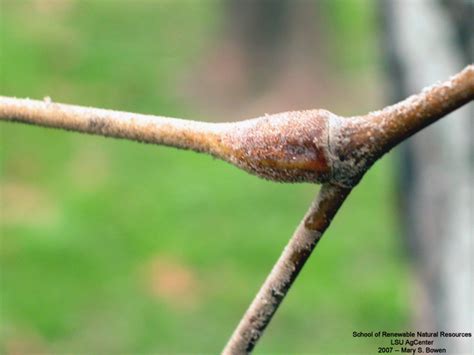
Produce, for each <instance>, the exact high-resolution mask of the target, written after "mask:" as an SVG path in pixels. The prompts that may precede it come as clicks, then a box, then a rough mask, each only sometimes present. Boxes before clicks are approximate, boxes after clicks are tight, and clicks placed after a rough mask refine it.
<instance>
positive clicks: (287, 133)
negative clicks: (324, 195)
mask: <svg viewBox="0 0 474 355" xmlns="http://www.w3.org/2000/svg"><path fill="white" fill-rule="evenodd" d="M332 116H334V115H333V114H332V113H330V112H328V111H325V110H309V111H295V112H284V113H279V114H275V115H266V116H264V117H259V118H255V119H251V120H247V121H241V122H237V123H229V124H223V126H221V128H224V129H222V131H221V134H219V138H218V140H219V144H218V145H219V152H218V154H217V155H218V156H219V157H220V158H221V159H224V160H226V161H228V162H230V163H232V164H234V165H236V166H238V167H240V168H242V169H244V170H245V171H247V172H249V173H251V174H254V175H257V176H260V177H262V178H265V179H268V180H272V181H277V182H317V183H323V182H327V181H329V180H330V179H331V176H332V170H331V163H330V154H329V120H330V118H331V117H332Z"/></svg>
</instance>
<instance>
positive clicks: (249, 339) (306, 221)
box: [223, 184, 351, 355]
mask: <svg viewBox="0 0 474 355" xmlns="http://www.w3.org/2000/svg"><path fill="white" fill-rule="evenodd" d="M350 191H351V189H350V188H344V187H340V186H336V185H332V184H324V185H323V186H322V187H321V190H320V191H319V194H318V196H317V198H316V199H315V200H314V201H313V203H312V204H311V206H310V208H309V210H308V212H306V215H305V216H304V218H303V220H302V221H301V223H300V224H299V226H298V227H297V228H296V231H295V232H294V233H293V236H292V237H291V239H290V241H289V243H288V244H287V246H286V247H285V249H284V250H283V253H282V255H281V256H280V258H279V259H278V261H277V263H276V264H275V266H274V267H273V269H272V271H271V272H270V274H269V275H268V277H267V279H266V280H265V282H264V283H263V285H262V287H261V288H260V291H259V292H258V293H257V296H255V298H254V300H253V302H252V304H251V305H250V307H249V308H248V309H247V312H246V313H245V315H244V316H243V318H242V320H241V321H240V323H239V325H238V326H237V329H236V330H235V331H234V334H233V335H232V337H231V338H230V340H229V342H228V343H227V345H226V347H225V349H224V351H223V354H226V355H231V354H247V353H249V352H250V351H252V349H253V347H254V346H255V344H256V343H257V341H258V339H259V338H260V336H261V335H262V332H263V331H264V329H265V328H266V326H267V325H268V323H269V322H270V320H271V319H272V317H273V315H274V314H275V312H276V310H277V309H278V306H279V305H280V304H281V302H282V301H283V298H284V297H285V296H286V294H287V293H288V290H289V289H290V287H291V285H292V284H293V281H295V279H296V277H297V276H298V274H299V272H300V271H301V269H302V268H303V266H304V264H305V262H306V260H308V258H309V256H310V254H311V252H312V251H313V249H314V248H315V247H316V244H317V243H318V242H319V240H320V239H321V237H322V235H323V233H324V231H325V230H326V229H327V227H328V226H329V224H330V223H331V220H332V218H333V217H334V215H335V214H336V212H337V211H338V209H339V207H340V206H341V205H342V203H343V202H344V200H345V199H346V197H347V196H348V195H349V193H350Z"/></svg>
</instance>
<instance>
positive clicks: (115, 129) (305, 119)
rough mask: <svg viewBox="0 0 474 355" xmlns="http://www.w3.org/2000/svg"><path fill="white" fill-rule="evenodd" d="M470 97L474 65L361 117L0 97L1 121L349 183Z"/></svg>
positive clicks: (283, 178)
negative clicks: (206, 112) (237, 113)
mask: <svg viewBox="0 0 474 355" xmlns="http://www.w3.org/2000/svg"><path fill="white" fill-rule="evenodd" d="M473 99H474V66H472V65H470V66H467V67H466V68H465V69H464V70H463V71H461V72H460V73H458V74H456V75H455V76H453V77H452V78H450V79H449V80H447V81H446V82H444V83H441V84H437V85H433V86H431V87H429V88H426V89H425V90H423V91H422V92H421V93H420V94H418V95H414V96H411V97H409V98H408V99H406V100H404V101H402V102H400V103H398V104H396V105H393V106H389V107H387V108H385V109H383V110H380V111H376V112H371V113H369V114H367V115H365V116H358V117H349V118H344V117H339V116H336V115H334V114H332V113H330V112H328V111H325V110H307V111H291V112H283V113H279V114H275V115H265V116H262V117H258V118H254V119H250V120H246V121H240V122H232V123H206V122H197V121H190V120H183V119H178V118H169V117H162V116H153V115H142V114H136V113H127V112H120V111H112V110H104V109H96V108H90V107H81V106H73V105H65V104H58V103H53V102H51V100H44V101H36V100H29V99H16V98H9V97H2V96H0V120H4V121H14V122H22V123H29V124H34V125H39V126H45V127H53V128H60V129H65V130H70V131H78V132H83V133H90V134H98V135H103V136H107V137H115V138H123V139H130V140H135V141H140V142H146V143H153V144H162V145H167V146H172V147H176V148H181V149H190V150H194V151H197V152H203V153H208V154H211V155H213V156H215V157H217V158H220V159H222V160H225V161H227V162H230V163H231V164H233V165H235V166H237V167H239V168H242V169H244V170H245V171H247V172H249V173H251V174H255V175H258V176H260V177H263V178H265V179H268V180H273V181H278V182H316V183H328V182H330V183H333V184H338V185H341V186H346V187H351V186H354V185H355V184H357V182H358V181H359V180H360V178H361V177H362V175H363V174H364V173H365V171H367V169H368V168H369V167H370V166H371V165H372V164H373V163H374V162H375V161H376V160H377V159H378V158H380V157H381V156H382V155H383V154H384V153H386V152H387V151H389V150H390V149H391V148H392V147H394V146H395V145H397V144H398V143H400V142H401V141H403V140H404V139H406V138H407V137H409V136H411V135H413V134H415V133H416V132H418V131H419V130H421V129H423V128H424V127H426V126H427V125H429V124H431V123H433V122H434V121H436V120H437V119H439V118H440V117H443V116H444V115H446V114H448V113H449V112H451V111H453V110H455V109H457V108H458V107H460V106H462V105H464V104H466V103H467V102H469V101H471V100H473Z"/></svg>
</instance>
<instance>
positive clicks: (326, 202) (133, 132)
mask: <svg viewBox="0 0 474 355" xmlns="http://www.w3.org/2000/svg"><path fill="white" fill-rule="evenodd" d="M471 100H474V66H473V65H469V66H467V67H466V68H465V69H464V70H463V71H461V72H459V73H458V74H456V75H455V76H453V77H452V78H450V79H449V80H447V81H446V82H444V83H441V84H437V85H433V86H432V87H429V88H426V89H425V90H423V92H421V93H420V94H418V95H414V96H411V97H409V98H408V99H406V100H404V101H402V102H400V103H398V104H396V105H393V106H389V107H387V108H385V109H383V110H381V111H377V112H371V113H369V114H367V115H365V116H358V117H350V118H344V117H338V116H336V115H334V114H332V113H330V112H328V111H325V110H310V111H293V112H284V113H281V114H276V115H272V116H264V117H259V118H255V119H252V120H247V121H242V122H235V123H203V122H195V121H186V120H182V119H175V118H167V117H159V116H150V115H140V114H134V113H125V112H118V111H111V110H102V109H95V108H85V107H79V106H72V105H63V104H56V103H52V102H50V100H45V101H35V100H24V99H15V98H8V97H1V96H0V120H5V121H15V122H23V123H29V124H35V125H40V126H46V127H54V128H61V129H66V130H72V131H79V132H84V133H91V134H99V135H103V136H108V137H116V138H125V139H130V140H136V141H141V142H146V143H155V144H163V145H168V146H172V147H176V148H182V149H191V150H194V151H197V152H205V153H208V154H211V155H214V156H216V157H218V158H221V159H223V160H225V161H228V162H230V163H232V164H234V165H236V166H238V167H240V168H242V169H244V170H246V171H248V172H249V173H252V174H255V175H258V176H260V177H263V178H266V179H269V180H273V181H278V182H303V181H305V182H317V183H323V187H322V189H321V191H320V193H319V195H318V198H317V199H316V201H315V202H314V203H313V205H312V206H311V207H310V209H309V211H308V213H307V214H306V216H305V218H304V219H303V221H302V222H301V224H300V225H299V227H298V229H297V230H296V232H295V234H294V235H293V237H292V239H291V240H290V242H289V244H288V246H287V247H286V248H285V250H284V252H283V254H282V256H281V258H280V259H279V261H278V262H277V264H276V265H275V267H274V268H273V270H272V272H271V273H270V276H269V277H268V278H267V280H266V281H265V283H264V285H263V286H262V288H261V290H260V292H259V293H258V294H257V297H256V298H255V300H254V302H253V303H252V304H251V306H250V308H249V309H248V311H247V312H246V313H245V315H244V318H243V319H242V321H241V322H240V324H239V326H238V327H237V329H236V331H235V332H234V334H233V336H232V338H231V339H230V341H229V343H228V344H227V346H226V348H225V349H224V353H226V354H242V353H247V352H250V351H251V350H252V349H253V347H254V346H255V344H256V342H257V341H258V339H259V338H260V336H261V334H262V332H263V330H264V329H265V327H266V326H267V325H268V323H269V322H270V320H271V317H272V316H273V314H274V313H275V311H276V310H277V308H278V306H279V305H280V303H281V302H282V300H283V298H284V297H285V295H286V293H287V292H288V290H289V288H290V286H291V284H292V282H293V281H294V280H295V278H296V276H297V275H298V272H299V271H300V270H301V268H302V267H303V265H304V263H305V261H306V260H307V258H308V257H309V255H310V254H311V251H312V250H313V249H314V247H315V246H316V243H317V242H318V241H319V239H320V238H321V236H322V233H323V232H324V231H325V230H326V228H327V227H328V225H329V223H330V221H331V219H332V218H333V216H334V215H335V214H336V212H337V210H338V209H339V207H340V206H341V204H342V203H343V202H344V200H345V198H346V197H347V195H348V194H349V192H350V191H351V189H352V188H353V187H354V186H355V185H357V183H358V182H359V180H360V179H361V178H362V176H363V175H364V174H365V172H366V171H367V170H368V169H369V168H370V167H371V166H372V164H373V163H374V162H375V161H376V160H377V159H379V158H380V157H381V156H383V155H384V154H385V153H387V152H388V151H389V150H390V149H391V148H393V147H394V146H396V145H397V144H398V143H400V142H402V141H403V140H405V139H406V138H408V137H410V136H411V135H413V134H415V133H416V132H418V131H420V130H421V129H423V128H424V127H426V126H427V125H429V124H431V123H433V122H435V121H436V120H437V119H439V118H441V117H443V116H445V115H447V114H448V113H450V112H451V111H453V110H455V109H457V108H459V107H461V106H463V105H464V104H466V103H468V102H470V101H471Z"/></svg>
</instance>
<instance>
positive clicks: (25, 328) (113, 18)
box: [0, 0, 408, 354]
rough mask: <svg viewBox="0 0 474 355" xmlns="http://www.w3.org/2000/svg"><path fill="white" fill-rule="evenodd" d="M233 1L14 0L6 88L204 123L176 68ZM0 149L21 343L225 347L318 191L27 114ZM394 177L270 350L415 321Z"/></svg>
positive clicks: (9, 307)
mask: <svg viewBox="0 0 474 355" xmlns="http://www.w3.org/2000/svg"><path fill="white" fill-rule="evenodd" d="M220 6H221V3H218V2H213V1H201V2H197V1H174V2H171V1H137V2H133V6H132V2H126V1H117V2H110V1H99V0H97V1H72V0H58V1H13V0H11V1H5V0H2V1H1V18H0V20H1V21H0V26H1V29H0V35H1V47H0V49H1V94H2V95H12V96H18V97H25V96H26V97H32V98H41V97H43V96H46V95H49V96H51V97H52V98H53V100H55V101H60V102H70V103H76V104H84V105H91V106H99V107H109V108H114V109H121V110H130V111H137V112H151V113H157V114H162V115H168V116H177V117H191V118H192V117H195V115H193V108H192V107H188V106H186V103H185V102H182V101H180V100H179V99H178V96H177V95H176V94H175V92H176V90H175V85H176V80H177V78H179V77H180V75H182V73H183V71H185V70H186V69H187V68H189V66H190V65H192V64H193V62H194V61H195V60H196V58H197V57H198V56H199V55H200V54H202V52H203V51H204V50H205V49H206V44H207V43H208V42H209V41H211V40H212V39H213V38H214V37H215V36H216V34H215V33H216V28H217V27H216V24H217V23H218V21H219V16H220V14H221V13H220ZM0 154H1V155H0V159H1V204H2V207H1V208H2V210H1V239H0V242H1V244H0V263H1V275H0V276H1V280H0V281H1V301H0V302H1V304H0V306H1V307H0V312H1V313H0V317H1V318H0V321H1V322H0V324H1V325H0V349H1V350H0V351H3V352H5V353H13V352H14V351H13V350H15V349H16V350H17V349H27V350H24V351H23V353H32V352H45V353H51V354H61V353H108V354H112V353H113V354H118V353H133V354H138V353H185V352H186V353H189V352H199V353H216V352H218V351H219V350H220V348H221V347H222V346H223V344H224V343H225V341H226V339H227V338H228V336H229V335H230V333H231V332H232V330H233V327H234V326H235V325H236V323H237V321H238V319H239V318H240V316H241V314H242V312H243V311H244V309H245V308H246V306H247V305H248V303H249V302H250V300H251V299H252V297H253V296H254V294H255V292H256V290H257V289H258V287H259V285H260V284H261V282H262V280H263V279H264V277H265V275H266V274H267V272H268V271H269V269H270V268H271V266H272V264H273V263H274V261H275V260H276V258H277V257H278V255H279V253H280V251H281V249H282V247H283V246H284V245H285V243H286V241H287V239H288V237H289V236H290V235H291V233H292V231H293V229H294V228H295V226H296V225H297V223H298V222H299V219H300V218H301V216H302V214H303V213H304V211H305V209H306V207H307V205H308V204H309V202H310V201H311V199H312V198H313V196H314V195H315V193H316V190H317V188H316V187H314V186H311V185H288V186H286V185H279V184H274V183H269V182H265V181H261V180H259V179H257V178H255V177H252V176H247V175H246V174H245V173H243V172H240V171H238V170H237V169H235V168H233V167H231V166H229V165H227V164H225V163H222V162H218V161H215V160H213V159H211V158H209V157H205V156H200V155H197V154H194V153H189V152H181V151H176V150H173V149H169V148H161V147H155V146H150V145H143V144H137V143H131V142H125V141H117V140H110V139H104V138H99V137H92V136H81V135H79V134H75V133H64V132H59V131H55V130H47V129H41V128H36V127H28V126H20V125H16V124H2V125H1V151H0ZM392 186H393V182H392V178H391V164H390V158H385V159H384V160H383V161H382V162H381V163H379V164H378V165H377V166H376V167H374V168H373V169H372V170H371V171H370V172H369V173H368V174H367V176H366V178H365V179H364V181H363V182H362V183H361V184H360V186H359V187H358V188H357V189H356V190H355V191H354V192H353V194H352V196H351V197H350V199H349V201H348V202H347V203H346V204H345V206H344V207H343V209H342V210H341V212H340V214H339V215H338V216H337V218H336V219H335V221H334V222H333V225H332V227H331V228H330V230H329V232H328V233H327V235H326V236H325V237H324V239H323V241H322V242H321V243H320V245H319V247H318V249H317V250H316V252H315V255H314V256H313V257H312V258H311V259H310V261H309V262H308V264H307V266H306V267H305V269H304V270H303V272H302V274H301V277H300V278H299V279H298V281H297V282H296V284H295V287H294V289H293V290H292V291H291V292H290V295H289V297H288V298H287V300H286V301H285V303H284V305H283V306H282V307H281V309H280V310H279V313H278V314H277V315H276V317H275V319H274V321H273V323H272V324H271V325H270V327H269V329H268V331H267V332H266V334H265V336H264V338H263V339H262V342H261V344H260V345H259V347H258V349H257V353H259V352H261V353H272V352H280V353H303V352H304V353H308V352H318V353H321V354H329V353H341V354H342V353H349V352H352V353H367V352H373V351H375V349H376V346H378V345H379V344H378V342H377V341H376V340H373V339H372V340H370V339H369V340H367V341H361V340H354V339H352V336H351V334H352V332H353V331H355V330H377V329H395V330H399V329H403V328H404V326H406V324H407V318H408V314H407V307H406V297H407V282H406V281H404V280H406V270H405V267H404V265H403V260H402V257H401V256H400V255H399V253H398V242H397V238H398V234H397V229H396V216H395V213H394V193H393V191H392V189H393V187H392ZM12 349H13V350H12ZM348 349H350V351H348ZM17 353H18V351H17ZM20 353H21V351H20Z"/></svg>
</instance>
